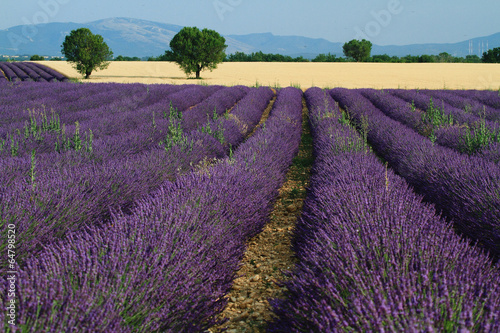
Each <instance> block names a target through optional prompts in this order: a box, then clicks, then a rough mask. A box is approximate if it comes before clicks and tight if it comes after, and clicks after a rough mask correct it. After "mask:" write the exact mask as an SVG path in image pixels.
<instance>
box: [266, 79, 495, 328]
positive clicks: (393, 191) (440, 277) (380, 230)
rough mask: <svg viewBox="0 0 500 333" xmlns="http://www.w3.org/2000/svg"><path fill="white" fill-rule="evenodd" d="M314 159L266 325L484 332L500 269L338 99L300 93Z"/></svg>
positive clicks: (318, 93) (491, 313) (491, 317)
mask: <svg viewBox="0 0 500 333" xmlns="http://www.w3.org/2000/svg"><path fill="white" fill-rule="evenodd" d="M305 95H306V99H307V100H308V105H309V109H310V121H311V128H312V133H313V139H314V141H313V144H314V151H315V155H316V160H315V163H314V166H313V176H312V178H311V186H310V190H309V192H308V196H307V198H306V202H305V204H304V212H303V215H302V217H301V218H300V219H299V221H298V225H297V228H296V231H295V238H294V250H295V251H296V253H297V256H298V258H299V264H298V265H297V268H296V270H295V271H294V272H293V273H292V274H291V277H292V279H291V280H290V281H289V282H287V283H286V286H287V287H288V290H289V293H288V295H289V298H288V299H286V300H275V301H273V302H272V304H273V306H274V308H275V309H276V312H277V313H278V315H279V318H278V319H277V320H275V321H274V322H273V323H272V324H271V326H270V329H269V331H270V332H344V331H353V332H365V331H366V332H383V331H390V332H412V331H446V330H449V331H457V330H460V329H463V330H470V331H475V332H490V331H495V330H498V329H499V328H500V326H499V325H500V324H499V322H498V320H497V316H498V314H499V312H498V309H499V306H500V287H499V282H500V274H499V272H498V270H496V269H494V268H492V267H491V261H490V260H489V259H488V258H487V256H485V255H484V254H481V253H479V251H477V249H475V248H473V247H471V246H469V245H468V244H467V243H466V242H464V241H463V240H460V238H459V237H458V236H457V235H455V234H454V232H453V231H452V230H450V229H449V228H448V226H447V223H446V222H445V221H444V220H442V219H440V218H439V217H438V216H437V215H436V212H435V210H434V209H433V208H432V206H430V205H428V204H424V203H422V202H421V197H419V196H417V195H415V194H414V193H413V192H412V191H411V189H410V188H409V187H408V185H407V184H406V182H405V181H404V180H403V179H402V178H401V177H399V176H397V175H395V174H394V173H393V172H392V171H391V170H390V169H386V168H385V167H384V165H382V164H381V163H380V162H379V161H378V159H377V158H376V157H375V155H373V154H372V153H371V152H370V151H369V147H368V146H367V145H366V142H364V140H363V138H361V137H360V136H359V135H358V134H357V133H356V131H355V130H354V129H353V128H350V127H349V126H348V125H346V124H345V118H343V117H341V113H340V111H339V109H338V106H336V105H335V103H334V101H333V100H332V99H331V97H329V96H328V95H327V94H326V95H325V94H324V93H323V92H322V91H321V90H320V89H318V88H311V89H309V90H307V91H306V93H305Z"/></svg>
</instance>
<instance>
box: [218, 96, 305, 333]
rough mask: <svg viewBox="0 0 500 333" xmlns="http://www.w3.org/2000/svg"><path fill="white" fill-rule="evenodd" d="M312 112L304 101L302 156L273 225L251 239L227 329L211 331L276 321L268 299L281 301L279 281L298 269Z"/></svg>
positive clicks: (263, 325)
mask: <svg viewBox="0 0 500 333" xmlns="http://www.w3.org/2000/svg"><path fill="white" fill-rule="evenodd" d="M307 116H308V111H307V107H306V105H305V101H303V109H302V139H301V144H300V146H299V152H298V154H297V156H296V157H295V158H294V162H293V164H292V165H291V166H290V169H289V171H288V173H287V176H286V181H285V183H284V184H283V186H282V187H281V188H280V190H279V196H278V199H277V200H276V202H275V203H274V207H273V211H272V212H271V218H270V221H269V222H268V223H267V224H266V225H265V227H264V230H263V231H262V232H261V233H259V234H258V235H256V236H255V237H253V238H251V239H250V240H249V241H248V243H247V250H246V252H245V255H244V257H243V260H242V263H241V264H242V267H241V268H240V269H239V271H238V272H237V276H239V277H238V278H237V279H236V280H235V282H234V284H233V287H232V289H231V292H230V293H229V295H228V298H229V303H228V305H227V307H226V308H225V309H224V311H223V313H222V314H221V319H224V318H227V319H229V321H228V322H226V323H225V324H224V325H222V326H219V327H213V328H212V329H211V331H212V332H216V331H218V330H221V329H223V328H227V329H228V332H243V331H246V330H247V331H253V332H264V331H265V328H266V322H267V321H270V320H271V319H272V318H273V313H272V311H271V308H270V306H269V302H268V300H269V299H271V298H279V297H283V287H282V286H280V285H278V284H277V282H278V281H280V282H282V281H283V280H285V279H286V276H285V274H284V272H285V271H289V270H291V269H292V268H293V266H294V265H295V258H294V254H293V253H292V249H291V231H292V230H293V228H294V226H295V222H296V220H297V217H298V216H299V215H300V212H301V210H302V202H303V200H304V198H305V189H306V187H307V184H308V180H309V173H310V166H311V163H312V147H311V137H310V133H309V124H308V122H307Z"/></svg>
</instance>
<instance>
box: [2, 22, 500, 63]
mask: <svg viewBox="0 0 500 333" xmlns="http://www.w3.org/2000/svg"><path fill="white" fill-rule="evenodd" d="M80 27H86V28H89V29H90V30H91V31H92V32H93V33H95V34H99V35H102V36H103V37H104V40H105V41H106V43H108V45H109V47H110V48H111V50H113V53H114V54H115V56H117V55H120V54H121V55H125V56H131V57H149V56H159V55H161V54H163V53H164V52H165V50H166V49H168V44H169V42H170V40H171V39H172V37H173V36H174V35H175V34H176V33H177V32H179V31H180V30H181V29H182V27H181V26H178V25H173V24H165V23H159V22H152V21H147V20H139V19H132V18H109V19H103V20H98V21H94V22H89V23H84V24H80V23H71V22H68V23H47V24H40V25H37V26H15V27H12V28H9V29H6V30H0V54H3V55H9V56H12V55H23V54H27V55H32V54H39V55H51V56H60V55H61V44H62V42H63V40H64V37H65V36H66V35H68V34H69V33H70V32H71V30H74V29H77V28H80ZM224 37H225V38H226V43H227V44H228V49H227V53H228V54H231V53H234V52H237V51H239V52H244V53H251V52H257V51H262V52H264V53H279V54H283V55H290V56H299V55H301V56H304V57H306V58H313V57H315V56H316V55H317V54H319V53H332V54H336V55H338V56H342V45H343V43H344V42H331V41H328V40H326V39H322V38H308V37H302V36H276V35H274V34H271V33H255V34H248V35H225V36H224ZM334 38H335V36H332V39H334ZM472 44H473V47H474V48H473V51H474V52H473V54H477V55H480V47H478V46H479V45H483V46H482V48H483V49H484V51H486V45H488V46H489V47H490V48H493V47H498V46H500V33H497V34H493V35H490V36H485V37H478V38H474V39H472ZM441 52H448V53H450V54H452V55H454V56H461V57H463V56H466V55H468V54H469V40H466V41H463V42H459V43H449V44H446V43H443V44H412V45H384V46H382V45H373V49H372V54H384V53H385V54H388V55H391V56H392V55H395V56H405V55H408V54H412V55H421V54H439V53H441Z"/></svg>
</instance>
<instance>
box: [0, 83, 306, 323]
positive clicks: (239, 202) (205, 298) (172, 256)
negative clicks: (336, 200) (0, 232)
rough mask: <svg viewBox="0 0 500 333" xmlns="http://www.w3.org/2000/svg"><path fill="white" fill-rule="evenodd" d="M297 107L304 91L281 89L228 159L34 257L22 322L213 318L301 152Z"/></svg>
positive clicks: (24, 277)
mask: <svg viewBox="0 0 500 333" xmlns="http://www.w3.org/2000/svg"><path fill="white" fill-rule="evenodd" d="M266 89H267V88H266ZM244 113H245V114H246V112H244ZM301 113H302V92H301V91H300V90H298V89H295V88H285V89H283V90H281V91H280V92H279V93H278V97H277V100H276V102H275V104H274V107H273V110H272V111H271V113H270V116H269V118H268V119H267V121H266V123H265V126H262V127H260V128H259V129H258V130H257V131H256V132H255V133H254V134H253V135H252V136H251V137H250V138H249V139H248V140H247V141H246V142H245V143H243V144H242V145H241V146H240V147H239V148H238V149H237V150H236V151H235V152H234V154H233V156H232V157H230V158H227V159H225V160H224V161H222V162H220V163H218V164H216V165H214V166H211V167H208V168H206V169H202V170H199V171H198V172H193V173H190V174H188V175H184V176H181V177H179V178H177V180H176V181H174V182H165V183H164V184H163V185H162V187H161V188H160V189H159V190H157V191H156V192H154V193H152V194H151V195H148V196H146V197H144V198H142V199H141V200H139V201H138V202H137V206H136V207H135V209H134V210H133V211H131V212H130V214H126V213H123V212H119V213H116V214H114V215H113V217H112V223H111V224H109V225H107V226H105V227H98V226H91V227H88V228H86V229H85V230H82V231H78V232H71V233H70V234H69V235H68V237H67V238H66V239H65V240H63V241H60V242H57V243H53V244H51V245H49V246H46V247H45V249H44V251H43V252H41V253H40V254H39V255H38V256H37V257H31V258H29V259H28V260H27V262H26V265H25V267H24V268H23V269H20V270H19V278H20V280H21V283H20V290H19V296H18V297H19V300H20V304H19V305H20V307H19V309H18V310H19V312H18V316H19V323H18V327H19V328H21V329H22V330H23V331H26V332H41V331H44V332H48V331H50V332H52V331H53V332H56V331H57V332H63V331H65V332H67V331H79V332H153V331H154V332H156V331H161V332H198V331H203V330H206V329H208V328H209V327H211V326H212V325H213V324H215V323H216V322H217V320H216V315H217V314H218V313H219V312H220V311H221V310H222V309H223V308H224V306H225V305H226V303H227V299H226V298H225V297H224V296H225V295H226V294H227V293H228V291H229V288H230V286H231V283H232V280H233V279H234V277H235V271H236V269H237V268H238V266H239V262H240V259H241V258H242V256H243V253H244V250H245V243H246V241H247V240H248V239H249V238H250V237H252V236H254V235H255V234H257V233H258V232H259V231H260V230H261V229H262V228H263V226H264V224H265V222H266V221H267V219H268V215H269V213H270V211H271V209H272V201H273V200H274V199H275V197H276V195H277V193H278V189H279V187H280V186H281V184H282V182H283V181H284V178H285V174H286V171H287V169H288V166H289V165H290V164H291V162H292V159H293V157H294V155H295V154H296V153H297V151H298V145H299V142H300V135H301V133H300V132H301V119H302V117H301ZM229 119H231V118H229ZM0 285H1V289H0V293H2V294H5V288H6V281H5V280H4V281H2V283H1V284H0ZM2 301H3V300H2ZM3 306H4V304H2V307H3ZM0 316H3V313H0ZM3 319H4V318H1V317H0V322H4V321H3ZM6 329H7V332H9V329H10V327H6Z"/></svg>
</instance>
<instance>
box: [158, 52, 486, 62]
mask: <svg viewBox="0 0 500 333" xmlns="http://www.w3.org/2000/svg"><path fill="white" fill-rule="evenodd" d="M148 61H173V60H172V59H170V57H169V56H168V55H161V56H159V57H150V58H149V59H148ZM224 61H225V62H353V61H354V60H353V59H351V58H345V57H338V56H337V55H335V54H331V53H328V54H323V53H322V54H319V55H317V56H316V57H315V58H314V59H311V60H309V59H307V58H304V57H302V56H300V57H291V56H287V55H282V54H273V53H263V52H261V51H259V52H252V53H249V54H246V53H243V52H236V53H234V54H229V55H226V58H225V59H224ZM366 62H388V63H424V62H437V63H445V62H450V63H451V62H453V63H481V62H489V61H483V59H482V58H480V57H478V56H477V55H468V56H466V57H455V56H453V55H451V54H449V53H446V52H443V53H440V54H438V55H426V54H424V55H419V56H413V55H407V56H404V57H398V56H389V55H387V54H381V55H378V54H377V55H372V56H370V57H369V58H368V59H367V60H366Z"/></svg>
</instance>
